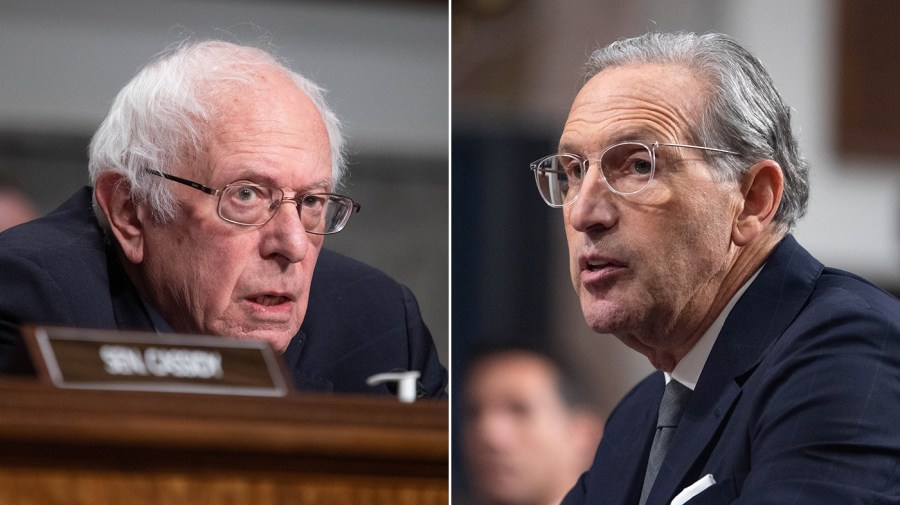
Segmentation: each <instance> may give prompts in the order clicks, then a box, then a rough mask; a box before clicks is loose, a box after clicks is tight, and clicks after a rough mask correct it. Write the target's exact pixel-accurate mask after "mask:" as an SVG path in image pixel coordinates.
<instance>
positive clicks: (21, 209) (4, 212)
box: [0, 175, 38, 231]
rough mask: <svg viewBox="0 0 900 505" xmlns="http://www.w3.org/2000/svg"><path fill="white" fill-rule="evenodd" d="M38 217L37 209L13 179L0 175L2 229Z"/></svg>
mask: <svg viewBox="0 0 900 505" xmlns="http://www.w3.org/2000/svg"><path fill="white" fill-rule="evenodd" d="M36 217H38V212H37V209H35V207H34V205H33V204H32V203H31V200H29V199H28V197H27V196H25V193H24V192H23V191H22V188H21V187H20V186H19V185H18V184H17V183H16V182H15V181H13V180H12V179H10V178H7V177H3V176H2V175H0V231H3V230H5V229H7V228H12V227H13V226H15V225H17V224H22V223H24V222H26V221H31V220H32V219H34V218H36Z"/></svg>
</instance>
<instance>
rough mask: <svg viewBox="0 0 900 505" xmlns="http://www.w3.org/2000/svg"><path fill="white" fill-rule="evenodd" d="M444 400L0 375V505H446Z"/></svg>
mask: <svg viewBox="0 0 900 505" xmlns="http://www.w3.org/2000/svg"><path fill="white" fill-rule="evenodd" d="M447 427H448V413H447V403H446V402H419V403H415V404H412V405H404V404H400V403H398V402H396V401H394V400H393V399H391V398H378V397H368V396H324V395H301V394H294V395H290V396H288V397H285V398H249V397H235V396H219V395H193V394H191V395H189V394H159V393H125V392H111V391H110V392H107V391H81V390H61V389H54V388H51V387H49V386H46V385H43V384H39V383H37V382H34V381H27V380H13V379H2V380H0V503H2V504H22V505H24V504H41V505H45V504H90V505H103V504H119V503H122V504H125V503H127V504H129V505H143V504H147V505H150V504H152V505H158V504H164V505H169V504H182V503H191V504H217V505H218V504H254V505H267V504H290V503H296V504H328V505H335V504H353V505H359V504H373V505H374V504H381V503H385V504H388V503H389V504H426V505H427V504H446V503H448V461H447V460H448V438H447Z"/></svg>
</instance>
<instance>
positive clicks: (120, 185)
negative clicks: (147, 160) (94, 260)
mask: <svg viewBox="0 0 900 505" xmlns="http://www.w3.org/2000/svg"><path fill="white" fill-rule="evenodd" d="M94 198H96V199H97V205H99V206H100V210H101V211H103V214H105V215H106V219H107V221H108V222H109V227H110V231H111V232H112V234H113V235H114V236H115V237H116V240H117V241H118V242H119V246H120V247H121V249H122V252H123V253H124V254H125V257H126V258H127V259H128V261H130V262H131V263H134V264H138V263H140V262H142V261H143V260H144V223H143V220H142V217H143V212H141V211H140V209H139V208H138V207H136V206H135V205H134V202H133V201H132V200H131V184H130V183H129V182H128V179H127V178H126V177H125V176H124V175H122V174H118V173H114V172H105V173H103V174H101V175H100V176H99V177H98V178H97V181H96V182H95V183H94Z"/></svg>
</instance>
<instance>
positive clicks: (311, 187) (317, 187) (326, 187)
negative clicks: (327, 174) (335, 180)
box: [296, 180, 331, 193]
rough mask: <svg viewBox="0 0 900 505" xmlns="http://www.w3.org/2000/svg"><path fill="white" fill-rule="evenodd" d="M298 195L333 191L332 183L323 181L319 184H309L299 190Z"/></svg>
mask: <svg viewBox="0 0 900 505" xmlns="http://www.w3.org/2000/svg"><path fill="white" fill-rule="evenodd" d="M296 191H297V193H311V192H322V191H325V192H328V191H331V181H328V180H323V181H318V182H313V183H311V184H307V185H305V186H301V187H299V188H297V190H296Z"/></svg>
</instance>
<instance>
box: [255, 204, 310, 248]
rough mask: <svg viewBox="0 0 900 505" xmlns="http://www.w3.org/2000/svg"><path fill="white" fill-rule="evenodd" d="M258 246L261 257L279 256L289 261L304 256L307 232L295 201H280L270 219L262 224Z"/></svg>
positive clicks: (307, 241) (307, 237)
mask: <svg viewBox="0 0 900 505" xmlns="http://www.w3.org/2000/svg"><path fill="white" fill-rule="evenodd" d="M291 204H293V205H291ZM260 247H261V253H262V255H263V257H270V256H273V255H275V256H281V257H283V258H285V259H286V260H287V261H289V262H290V263H297V262H299V261H301V260H303V258H305V257H306V252H307V249H308V248H309V234H308V233H307V232H306V229H304V227H303V222H302V220H301V219H300V213H299V208H298V207H297V202H296V201H294V200H286V201H282V202H281V204H280V205H279V207H278V208H277V209H276V210H275V215H274V216H272V219H271V220H269V222H268V223H266V224H265V225H263V237H262V241H261V243H260Z"/></svg>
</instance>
